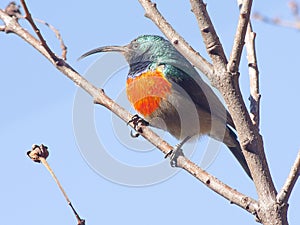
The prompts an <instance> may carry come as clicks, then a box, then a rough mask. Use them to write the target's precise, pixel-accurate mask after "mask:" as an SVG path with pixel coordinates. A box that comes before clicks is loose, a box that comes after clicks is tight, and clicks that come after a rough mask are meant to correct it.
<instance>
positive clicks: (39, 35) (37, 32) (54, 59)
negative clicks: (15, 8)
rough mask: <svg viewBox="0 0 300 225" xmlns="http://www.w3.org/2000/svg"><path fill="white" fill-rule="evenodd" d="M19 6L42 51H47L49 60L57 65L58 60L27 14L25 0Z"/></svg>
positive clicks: (28, 13)
mask: <svg viewBox="0 0 300 225" xmlns="http://www.w3.org/2000/svg"><path fill="white" fill-rule="evenodd" d="M21 4H22V7H23V9H24V11H25V16H24V18H25V19H26V20H27V21H28V22H29V23H30V25H31V26H32V28H33V30H34V32H35V33H36V34H37V36H38V38H39V39H40V42H41V45H42V46H43V47H44V49H45V50H46V51H47V53H48V54H49V55H50V57H51V59H52V60H53V61H54V62H55V63H57V64H58V63H59V58H58V57H57V56H56V55H55V54H54V53H53V52H52V51H51V49H50V47H49V46H48V44H47V42H46V40H45V39H44V37H43V36H42V34H41V32H40V30H39V29H38V28H37V26H36V25H35V23H34V21H33V18H32V16H31V14H30V12H29V9H28V8H27V5H26V3H25V0H21Z"/></svg>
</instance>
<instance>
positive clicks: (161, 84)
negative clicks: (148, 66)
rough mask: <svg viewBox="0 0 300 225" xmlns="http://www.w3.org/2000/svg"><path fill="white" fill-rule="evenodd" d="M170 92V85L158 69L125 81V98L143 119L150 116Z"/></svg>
mask: <svg viewBox="0 0 300 225" xmlns="http://www.w3.org/2000/svg"><path fill="white" fill-rule="evenodd" d="M170 92H171V83H170V82H169V81H168V80H167V79H166V78H165V77H164V74H163V72H162V71H161V70H160V69H156V70H155V71H147V72H144V73H142V74H141V75H139V76H136V77H133V78H128V79H127V84H126V93H127V97H128V99H129V101H130V103H131V104H132V105H133V107H134V108H135V110H136V111H138V112H139V113H141V114H142V115H143V116H145V117H147V116H149V115H151V114H152V113H153V112H154V111H155V110H156V109H157V108H158V107H159V105H160V102H161V101H162V99H164V98H166V96H167V94H169V93H170Z"/></svg>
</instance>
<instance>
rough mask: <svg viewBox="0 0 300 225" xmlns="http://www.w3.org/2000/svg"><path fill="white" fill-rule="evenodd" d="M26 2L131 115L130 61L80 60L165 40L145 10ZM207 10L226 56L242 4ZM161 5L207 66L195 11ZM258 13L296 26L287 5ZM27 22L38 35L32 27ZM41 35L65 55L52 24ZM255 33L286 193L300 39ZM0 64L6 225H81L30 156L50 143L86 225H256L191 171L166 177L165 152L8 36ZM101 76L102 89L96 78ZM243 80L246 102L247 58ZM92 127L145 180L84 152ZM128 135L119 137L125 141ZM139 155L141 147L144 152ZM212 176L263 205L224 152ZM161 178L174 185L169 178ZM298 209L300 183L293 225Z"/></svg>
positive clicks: (277, 32) (273, 159) (288, 33)
mask: <svg viewBox="0 0 300 225" xmlns="http://www.w3.org/2000/svg"><path fill="white" fill-rule="evenodd" d="M27 2H28V6H29V9H30V11H31V13H32V15H33V16H34V17H36V18H39V19H43V20H46V21H47V22H48V23H50V24H52V25H53V26H55V27H56V28H58V29H59V30H60V32H61V35H62V36H63V39H64V41H65V44H66V45H67V47H68V63H70V65H72V66H73V68H75V69H76V70H77V71H78V72H80V73H81V74H86V75H87V76H89V74H90V73H89V72H91V70H93V68H94V71H92V75H90V76H91V77H90V78H91V80H92V81H94V83H95V84H96V85H99V86H100V85H101V86H102V87H104V88H105V91H106V93H107V94H108V95H109V96H111V97H112V98H113V99H117V101H118V102H119V103H120V104H121V105H123V106H124V107H126V108H127V109H128V110H131V112H133V111H132V109H130V107H129V105H128V102H127V101H126V98H124V95H123V94H124V93H123V91H124V88H125V77H126V73H127V69H128V68H127V67H126V65H125V64H124V62H122V61H118V60H121V59H120V58H118V57H117V56H116V55H114V56H112V60H109V59H110V58H101V56H102V57H108V56H106V55H104V56H103V55H98V56H93V57H89V58H87V59H85V60H83V61H80V62H78V61H77V58H78V57H79V56H80V55H81V54H83V53H84V52H86V51H88V50H90V49H92V48H96V47H99V46H104V45H124V44H126V43H128V42H129V41H131V40H132V39H134V38H135V37H137V36H139V35H141V34H158V35H162V34H161V32H160V31H159V29H158V28H156V26H155V25H154V24H153V23H152V22H151V21H150V20H149V19H146V18H145V17H144V10H143V8H142V7H141V6H140V5H139V3H138V2H137V1H119V2H118V3H116V2H114V1H78V2H76V3H73V2H70V1H57V0H53V1H43V2H42V1H27ZM206 2H207V3H208V6H207V8H208V11H209V13H210V15H211V18H212V21H213V23H214V24H215V29H216V31H217V33H218V34H219V37H220V40H221V42H222V44H223V47H224V48H225V51H226V54H227V56H228V55H229V54H230V49H231V47H232V40H233V37H234V33H235V27H236V24H237V18H238V8H237V4H236V1H234V0H230V1H217V0H207V1H206ZM7 3H8V1H7V2H6V1H3V0H2V1H1V2H0V7H1V8H4V7H5V6H6V5H7ZM157 6H158V8H159V10H160V11H161V12H162V13H163V14H164V15H165V17H166V18H167V19H168V20H169V22H170V23H171V24H172V25H173V26H174V27H175V29H176V30H177V31H178V32H179V33H180V34H181V35H182V36H183V37H184V38H185V39H186V40H187V41H188V42H189V43H190V44H191V45H192V46H193V47H194V48H195V49H197V50H198V51H199V52H200V53H201V54H203V55H204V56H205V57H206V56H207V55H206V53H205V48H204V45H203V42H202V40H201V37H200V32H199V30H198V27H197V23H196V20H195V18H194V16H193V14H192V13H191V12H190V4H189V1H157ZM255 11H256V12H261V13H263V14H265V15H269V16H271V17H275V16H278V17H281V18H285V19H292V16H291V14H290V11H289V9H288V7H287V1H284V0H280V1H255V2H254V5H253V12H255ZM20 23H21V24H22V25H24V26H25V27H27V28H28V29H30V28H29V26H28V25H27V23H26V22H25V21H20ZM38 26H39V27H40V29H41V31H42V33H43V35H44V37H45V38H46V40H47V43H48V44H49V45H50V47H51V48H52V49H53V50H54V51H55V52H57V53H58V54H60V52H61V51H60V49H59V43H58V41H57V39H56V38H55V36H54V34H53V33H52V32H51V31H50V30H49V29H47V28H45V27H44V26H43V25H40V24H39V25H38ZM253 28H254V30H255V32H256V33H257V39H256V43H257V56H258V60H259V61H258V63H259V71H260V86H261V94H262V99H261V133H262V135H263V139H264V143H265V150H266V155H267V158H268V162H269V165H270V169H271V173H272V175H273V178H274V182H275V185H276V187H277V188H278V189H279V188H280V187H281V186H282V184H283V183H284V181H285V179H286V177H287V174H288V172H289V170H290V167H291V165H292V163H293V162H294V159H295V157H296V154H297V152H298V150H299V145H300V142H299V126H300V118H299V111H300V106H299V97H298V96H299V93H300V92H299V90H300V89H299V83H300V76H299V75H300V74H299V72H298V71H299V52H300V45H299V44H298V43H299V38H300V34H299V32H298V31H295V30H293V29H289V28H282V27H277V26H272V25H267V24H264V23H261V22H257V21H253ZM97 59H98V61H97ZM105 60H108V61H109V62H110V63H109V64H107V66H112V71H113V72H111V73H110V75H111V76H109V77H104V78H105V79H104V78H103V77H102V78H101V76H102V75H103V74H104V71H106V68H104V67H102V68H99V69H98V70H95V67H92V66H91V65H95V62H96V65H102V64H104V66H105V63H106V62H107V61H105ZM0 63H1V71H0V74H1V79H2V80H1V88H0V101H1V110H0V123H1V126H0V145H1V151H2V155H1V158H0V171H1V172H0V175H1V187H0V199H1V206H0V209H1V210H0V212H1V213H0V215H1V222H2V223H3V224H21V223H22V224H32V225H34V224H44V225H47V224H49V225H50V224H57V223H59V224H76V221H75V219H74V217H73V215H72V214H71V210H70V209H69V208H68V206H67V204H66V202H65V199H64V198H63V196H62V194H61V193H60V191H59V190H58V188H57V186H56V184H55V183H54V181H53V180H52V178H51V177H50V174H49V173H48V172H47V171H46V169H45V168H44V167H42V165H40V164H34V163H33V162H32V161H31V160H29V159H28V158H27V156H26V152H27V150H29V149H30V148H31V146H32V144H41V143H43V144H45V145H47V146H48V147H49V150H50V156H49V158H48V162H49V164H50V165H51V166H52V168H53V170H54V171H55V173H56V175H57V177H58V178H59V179H60V181H61V183H62V185H63V187H64V188H65V190H66V192H67V194H68V195H69V198H70V199H71V201H72V203H73V205H74V206H75V208H76V209H77V210H78V212H79V214H80V216H81V217H82V218H84V219H86V224H89V225H93V224H120V223H122V224H132V225H134V224H182V223H185V224H196V223H198V224H244V225H248V224H255V223H256V222H255V221H254V218H253V216H251V215H249V214H248V213H247V212H245V211H244V210H242V209H240V208H239V207H237V206H235V205H231V204H230V203H229V202H228V201H226V200H224V199H223V198H222V197H220V196H218V195H217V194H215V193H213V192H212V191H211V190H209V189H208V188H206V187H205V186H204V185H203V184H201V183H200V182H199V181H198V180H196V179H195V178H194V177H192V176H190V175H189V174H187V173H186V172H185V171H177V170H176V169H170V168H165V169H166V170H168V171H167V172H165V171H162V170H157V167H155V166H156V165H159V164H160V163H164V162H163V161H164V159H163V155H162V153H161V152H159V151H158V150H156V149H154V148H153V147H152V146H151V145H148V144H147V143H145V141H143V140H142V138H139V139H138V140H132V139H130V138H129V132H130V129H129V128H127V127H126V124H125V123H124V122H120V120H118V119H116V118H115V117H113V116H112V115H111V113H110V112H109V111H108V110H106V109H105V108H103V107H101V106H94V105H93V104H92V99H91V98H89V97H87V96H84V94H83V95H82V96H83V98H81V97H80V96H81V95H80V92H78V87H76V86H75V85H74V83H73V82H71V81H70V80H68V79H67V78H66V77H65V76H63V75H62V74H61V73H59V72H58V71H57V70H56V69H55V68H54V67H53V66H52V65H51V64H50V63H49V62H48V61H47V60H46V59H45V58H43V57H42V56H41V55H40V54H39V53H38V52H37V51H36V50H34V49H33V48H32V47H31V46H29V45H28V44H26V43H25V42H24V41H23V40H21V39H20V38H19V37H17V36H15V35H13V34H9V35H7V34H4V33H0ZM101 63H102V64H101ZM115 63H116V64H115ZM88 69H90V70H88ZM86 71H88V73H86ZM97 71H98V73H99V79H98V78H97V76H96V77H95V73H97ZM240 72H241V77H240V81H241V88H242V91H243V94H244V98H245V100H246V102H247V104H248V101H247V98H248V96H249V81H248V75H247V61H246V60H245V55H243V58H242V64H241V69H240ZM86 99H87V100H86ZM81 115H82V119H81V117H80V116H81ZM90 115H91V116H92V117H89V116H90ZM91 121H92V122H93V127H94V132H95V133H94V134H96V136H97V138H98V139H99V140H100V142H101V149H102V150H103V149H105V150H106V151H107V152H106V153H107V154H108V155H109V156H110V157H111V158H113V159H114V160H115V161H117V162H119V164H120V165H121V164H122V165H127V166H128V167H130V168H134V172H136V173H137V174H138V175H137V176H136V177H133V176H132V174H130V173H127V171H125V170H122V168H119V167H117V166H116V167H114V166H112V164H105V165H104V164H103V163H101V160H103V159H102V158H97V157H98V156H97V157H96V155H93V154H94V153H95V154H96V153H97V152H98V148H96V147H95V146H93V145H92V148H93V149H92V150H93V151H94V152H93V151H92V152H87V149H88V150H89V149H90V148H89V147H86V148H85V147H84V143H85V142H81V141H82V140H83V141H85V140H89V138H90V137H91V133H90V132H89V131H88V130H84V125H85V124H88V123H90V122H91ZM116 128H118V130H117V129H116ZM119 129H120V130H122V132H121V133H118V131H119ZM94 134H93V135H94ZM160 134H162V135H163V136H164V137H166V138H167V139H168V140H170V143H171V144H176V143H177V142H176V140H174V139H172V138H170V137H168V135H167V134H164V133H162V132H161V133H160ZM85 138H86V139H85ZM208 142H209V139H208V138H203V139H201V140H200V142H199V143H200V144H199V145H197V146H196V152H195V153H194V154H193V156H192V160H193V161H195V162H199V163H201V158H202V157H203V154H204V152H203V151H204V149H205V148H206V146H207V143H208ZM137 143H138V144H137ZM98 144H99V143H98ZM138 146H143V149H139V147H138ZM99 151H100V148H99ZM102 153H103V152H102ZM102 153H101V154H102ZM100 156H101V155H100ZM97 160H99V163H98V164H97V162H98V161H97ZM153 165H154V167H155V168H156V169H154V171H155V173H152V176H153V177H154V178H153V181H148V180H147V178H148V176H151V174H150V175H148V174H147V175H145V174H143V172H140V171H143V168H149V167H151V166H153ZM104 167H105V168H104ZM102 169H103V171H104V172H103V171H101V170H102ZM106 169H108V170H107V171H106ZM207 170H208V172H210V173H211V174H213V175H215V176H216V177H218V178H219V179H221V180H222V181H224V182H225V183H227V184H229V185H230V186H232V187H233V188H235V189H237V190H239V191H241V192H243V193H245V194H247V195H250V196H251V197H253V198H256V194H255V188H254V185H253V184H252V183H251V181H250V180H249V179H248V178H247V177H246V176H245V174H244V173H243V171H242V169H241V168H240V166H239V165H238V163H237V162H236V160H235V159H234V158H233V157H232V155H231V154H230V153H229V151H228V150H227V149H226V148H225V147H222V148H221V150H220V151H219V152H218V155H217V158H216V159H215V161H214V162H213V163H212V165H210V166H209V167H208V168H207ZM109 172H112V173H113V174H114V176H116V177H119V178H118V179H119V180H118V179H116V178H115V179H110V178H109V176H110V175H108V173H109ZM174 172H176V175H174ZM160 173H162V174H164V173H166V174H167V175H166V176H162V177H160V175H161V174H160ZM172 174H173V175H172ZM124 177H125V179H124V180H122V178H124ZM143 178H145V180H146V181H145V183H146V184H147V185H142V183H140V185H138V184H137V183H136V182H141V180H143ZM167 178H169V179H167ZM151 182H152V183H151ZM136 186H138V187H136ZM299 199H300V186H299V182H298V183H297V184H296V186H295V188H294V191H293V193H292V196H291V199H290V202H289V203H290V206H289V212H288V217H289V221H290V224H298V223H299V220H300V214H299V210H300V202H299Z"/></svg>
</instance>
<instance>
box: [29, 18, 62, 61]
mask: <svg viewBox="0 0 300 225" xmlns="http://www.w3.org/2000/svg"><path fill="white" fill-rule="evenodd" d="M34 20H35V21H37V22H39V23H41V24H44V25H45V26H47V27H49V28H50V30H52V31H53V33H54V34H55V36H56V38H57V39H58V41H59V43H60V48H61V50H62V53H61V57H62V59H63V60H67V46H66V45H65V43H64V40H63V38H62V36H61V34H60V32H59V30H58V29H56V28H55V27H54V26H53V25H51V24H50V23H47V22H46V21H44V20H41V19H37V18H35V19H34Z"/></svg>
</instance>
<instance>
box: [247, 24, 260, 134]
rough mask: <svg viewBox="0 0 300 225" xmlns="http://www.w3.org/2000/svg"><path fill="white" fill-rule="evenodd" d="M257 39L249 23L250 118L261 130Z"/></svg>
mask: <svg viewBox="0 0 300 225" xmlns="http://www.w3.org/2000/svg"><path fill="white" fill-rule="evenodd" d="M255 37H256V34H255V33H254V32H253V30H252V26H251V23H250V22H249V24H248V28H247V33H246V38H245V41H246V51H247V60H248V68H249V80H250V97H249V99H250V117H251V120H252V123H253V125H255V126H256V127H257V128H258V129H259V122H260V97H261V95H260V91H259V71H258V64H257V58H256V51H255Z"/></svg>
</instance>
